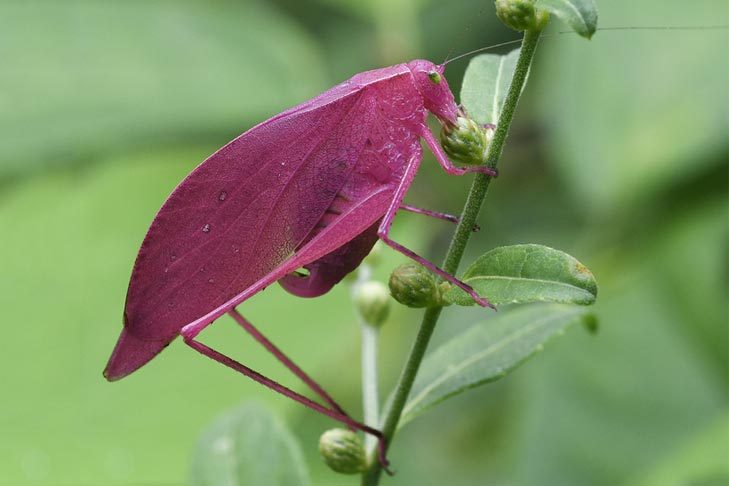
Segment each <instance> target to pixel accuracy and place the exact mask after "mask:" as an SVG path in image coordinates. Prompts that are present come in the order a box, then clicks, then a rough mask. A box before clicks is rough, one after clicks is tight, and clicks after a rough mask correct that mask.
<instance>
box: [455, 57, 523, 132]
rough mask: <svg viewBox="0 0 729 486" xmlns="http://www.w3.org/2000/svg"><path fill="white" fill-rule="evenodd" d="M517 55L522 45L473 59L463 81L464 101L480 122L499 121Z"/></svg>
mask: <svg viewBox="0 0 729 486" xmlns="http://www.w3.org/2000/svg"><path fill="white" fill-rule="evenodd" d="M518 58H519V49H516V50H513V51H511V52H510V53H508V54H506V55H503V56H502V55H499V54H481V55H480V56H476V57H474V58H473V59H471V62H470V63H468V67H467V68H466V73H465V74H464V75H463V84H462V85H461V104H462V105H463V107H464V108H465V109H466V112H467V113H468V115H469V116H470V117H471V118H473V119H474V120H476V121H477V122H479V123H481V124H486V123H493V124H496V123H497V122H498V120H499V114H501V107H502V106H504V100H505V99H506V94H507V92H508V91H509V84H510V83H511V78H512V77H513V76H514V69H516V61H517V59H518Z"/></svg>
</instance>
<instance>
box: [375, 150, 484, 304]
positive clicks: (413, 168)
mask: <svg viewBox="0 0 729 486" xmlns="http://www.w3.org/2000/svg"><path fill="white" fill-rule="evenodd" d="M419 167H420V159H419V158H413V159H412V160H411V161H410V163H409V164H408V166H407V168H406V169H405V174H404V175H403V178H402V180H401V181H400V185H399V186H398V188H397V190H396V191H395V194H394V197H393V200H392V203H391V204H390V207H389V208H388V210H387V212H386V213H385V216H384V217H383V218H382V223H380V227H379V229H378V230H377V236H379V237H380V239H381V240H382V241H383V242H384V243H385V244H386V245H387V246H389V247H391V248H393V249H394V250H397V251H399V252H400V253H402V254H403V255H405V256H407V257H408V258H411V259H412V260H414V261H416V262H418V263H420V264H421V265H423V266H424V267H425V268H427V269H428V270H430V271H431V272H433V273H435V274H436V275H438V276H440V277H441V278H443V279H444V280H447V281H448V282H450V283H452V284H453V285H455V286H457V287H459V288H461V289H463V291H464V292H466V293H467V294H468V295H470V296H471V298H473V300H474V301H475V302H476V303H477V304H478V305H480V306H482V307H491V308H492V309H495V307H494V305H493V304H491V303H490V302H489V301H488V300H487V299H484V298H483V297H481V296H479V295H478V293H477V292H476V291H475V290H473V288H472V287H471V286H470V285H468V284H466V283H465V282H462V281H461V280H459V279H457V278H456V277H454V276H453V275H451V274H450V273H448V272H446V271H445V270H443V269H442V268H440V267H438V266H437V265H435V264H434V263H432V262H430V261H428V260H426V259H425V258H423V257H421V256H420V255H418V254H417V253H415V252H414V251H412V250H411V249H409V248H407V247H405V246H403V245H401V244H400V243H397V242H396V241H394V240H392V239H391V238H390V228H391V227H392V223H393V220H394V219H395V215H396V214H397V210H398V208H400V206H401V205H402V201H403V199H404V198H405V194H406V193H407V191H408V189H409V188H410V185H411V184H412V182H413V179H414V178H415V174H416V173H417V171H418V168H419Z"/></svg>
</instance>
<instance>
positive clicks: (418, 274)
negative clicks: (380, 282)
mask: <svg viewBox="0 0 729 486" xmlns="http://www.w3.org/2000/svg"><path fill="white" fill-rule="evenodd" d="M389 286H390V294H391V295H392V296H393V298H394V299H395V300H396V301H398V302H400V303H401V304H403V305H406V306H408V307H416V308H417V307H432V306H436V305H441V298H440V289H439V286H438V282H437V281H436V279H435V276H434V275H433V274H432V273H430V271H429V270H427V269H426V268H424V267H423V266H421V265H418V264H417V263H406V264H404V265H400V266H399V267H397V268H396V269H395V270H394V271H393V272H392V274H391V275H390V282H389Z"/></svg>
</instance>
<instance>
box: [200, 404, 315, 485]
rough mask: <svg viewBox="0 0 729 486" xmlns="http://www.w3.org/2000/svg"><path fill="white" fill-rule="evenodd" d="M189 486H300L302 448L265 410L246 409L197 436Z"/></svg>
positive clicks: (305, 479) (304, 474)
mask: <svg viewBox="0 0 729 486" xmlns="http://www.w3.org/2000/svg"><path fill="white" fill-rule="evenodd" d="M189 484H190V486H219V485H226V486H246V485H250V484H262V485H263V484H265V485H267V486H268V485H270V486H285V485H290V486H304V485H308V484H309V473H308V472H307V470H306V464H305V463H304V460H303V457H302V454H301V448H300V447H299V444H298V443H297V442H296V439H295V438H294V437H293V436H292V435H291V432H289V430H288V429H287V428H286V427H285V426H284V425H283V424H281V423H280V422H279V421H278V420H277V419H276V417H274V416H273V414H271V412H269V411H268V410H267V409H266V408H265V407H264V406H262V405H259V404H246V405H243V406H240V407H238V408H236V409H234V410H232V411H230V412H228V413H226V414H224V415H222V416H221V417H219V418H218V419H216V420H215V421H214V422H213V423H212V424H211V425H210V426H209V427H208V428H207V429H206V430H205V431H204V432H203V434H202V435H201V436H200V439H199V440H198V443H197V446H196V447H195V452H194V455H193V459H192V470H191V473H190V482H189Z"/></svg>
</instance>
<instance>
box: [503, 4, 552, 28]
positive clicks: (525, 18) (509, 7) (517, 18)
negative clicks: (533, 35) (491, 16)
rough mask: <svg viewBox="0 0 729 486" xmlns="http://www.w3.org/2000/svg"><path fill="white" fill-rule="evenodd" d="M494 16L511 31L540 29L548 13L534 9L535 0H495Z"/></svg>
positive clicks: (547, 18) (546, 19)
mask: <svg viewBox="0 0 729 486" xmlns="http://www.w3.org/2000/svg"><path fill="white" fill-rule="evenodd" d="M495 3H496V15H497V16H498V17H499V19H501V21H502V22H503V23H505V24H506V25H507V26H509V27H511V28H512V29H514V30H516V31H519V32H522V31H524V30H537V29H542V28H543V27H544V26H545V25H546V23H547V21H548V20H549V12H547V11H546V10H541V9H538V8H537V7H536V3H537V2H536V0H496V2H495Z"/></svg>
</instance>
